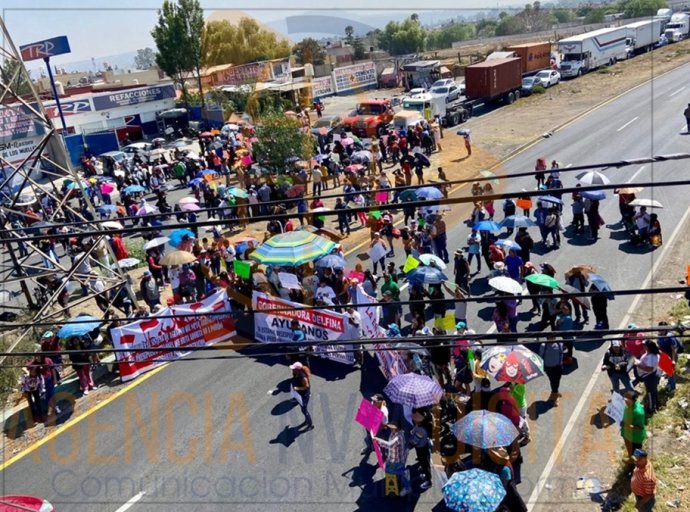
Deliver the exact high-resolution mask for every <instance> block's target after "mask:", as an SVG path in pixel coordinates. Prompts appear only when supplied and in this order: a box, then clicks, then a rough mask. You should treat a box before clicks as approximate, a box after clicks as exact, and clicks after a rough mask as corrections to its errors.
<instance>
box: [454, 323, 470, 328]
mask: <svg viewBox="0 0 690 512" xmlns="http://www.w3.org/2000/svg"><path fill="white" fill-rule="evenodd" d="M466 327H467V324H466V323H465V322H458V323H457V324H455V328H456V329H464V328H466Z"/></svg>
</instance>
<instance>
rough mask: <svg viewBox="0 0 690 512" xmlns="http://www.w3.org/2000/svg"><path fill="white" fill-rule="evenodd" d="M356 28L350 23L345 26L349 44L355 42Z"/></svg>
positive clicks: (346, 39) (346, 38)
mask: <svg viewBox="0 0 690 512" xmlns="http://www.w3.org/2000/svg"><path fill="white" fill-rule="evenodd" d="M354 33H355V29H354V28H352V25H348V26H347V27H345V41H346V42H347V44H352V43H353V42H354V37H353V35H354Z"/></svg>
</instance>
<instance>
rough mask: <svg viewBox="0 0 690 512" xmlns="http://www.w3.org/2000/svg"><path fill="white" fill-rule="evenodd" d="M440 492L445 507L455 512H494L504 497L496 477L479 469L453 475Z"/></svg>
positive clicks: (501, 485)
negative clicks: (441, 492)
mask: <svg viewBox="0 0 690 512" xmlns="http://www.w3.org/2000/svg"><path fill="white" fill-rule="evenodd" d="M442 490H443V500H444V501H445V502H446V506H447V507H448V508H449V509H451V510H454V511H456V512H494V511H495V510H496V509H497V508H498V506H499V505H500V504H501V501H503V498H505V496H506V491H505V488H504V487H503V483H502V482H501V479H500V478H499V477H498V475H496V474H495V473H490V472H488V471H484V470H483V469H479V468H472V469H468V470H467V471H458V472H457V473H453V475H452V476H451V477H450V479H449V480H448V482H446V484H445V485H444V486H443V489H442Z"/></svg>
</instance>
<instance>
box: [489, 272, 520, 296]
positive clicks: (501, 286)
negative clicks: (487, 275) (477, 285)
mask: <svg viewBox="0 0 690 512" xmlns="http://www.w3.org/2000/svg"><path fill="white" fill-rule="evenodd" d="M489 286H491V288H493V289H494V290H497V291H499V292H503V293H509V294H511V295H517V294H519V293H522V285H521V284H520V283H518V282H517V281H516V280H515V279H511V278H509V277H506V276H498V277H492V278H491V279H489Z"/></svg>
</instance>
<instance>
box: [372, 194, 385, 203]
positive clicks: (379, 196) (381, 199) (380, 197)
mask: <svg viewBox="0 0 690 512" xmlns="http://www.w3.org/2000/svg"><path fill="white" fill-rule="evenodd" d="M374 199H375V200H376V201H377V202H379V203H387V202H388V192H376V195H375V196H374Z"/></svg>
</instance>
